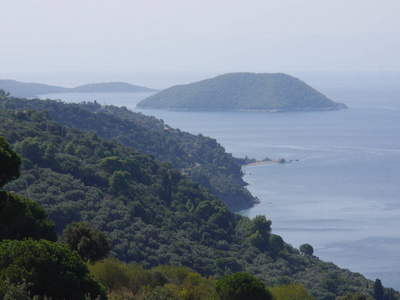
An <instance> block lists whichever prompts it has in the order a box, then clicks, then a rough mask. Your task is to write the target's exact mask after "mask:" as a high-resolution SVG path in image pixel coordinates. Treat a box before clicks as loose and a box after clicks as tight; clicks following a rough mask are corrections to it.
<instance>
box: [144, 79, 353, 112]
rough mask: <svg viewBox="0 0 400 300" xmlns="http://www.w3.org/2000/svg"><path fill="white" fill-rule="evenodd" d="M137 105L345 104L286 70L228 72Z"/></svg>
mask: <svg viewBox="0 0 400 300" xmlns="http://www.w3.org/2000/svg"><path fill="white" fill-rule="evenodd" d="M137 107H138V108H155V109H168V110H188V111H271V112H281V111H327V110H338V109H342V108H346V107H347V106H346V105H345V104H342V103H336V102H333V101H332V100H330V99H329V98H327V97H326V96H324V95H323V94H321V93H320V92H318V91H317V90H315V89H314V88H312V87H311V86H309V85H307V84H306V83H305V82H303V81H301V80H299V79H297V78H295V77H293V76H290V75H287V74H283V73H258V74H256V73H229V74H224V75H220V76H217V77H214V78H211V79H206V80H202V81H198V82H194V83H190V84H185V85H176V86H173V87H171V88H168V89H165V90H162V91H161V92H158V93H156V94H154V95H152V96H150V97H148V98H146V99H144V100H143V101H141V102H139V103H138V104H137Z"/></svg>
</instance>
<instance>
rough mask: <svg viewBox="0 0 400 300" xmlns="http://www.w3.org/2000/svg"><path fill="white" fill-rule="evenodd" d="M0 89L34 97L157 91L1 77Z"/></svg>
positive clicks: (115, 84)
mask: <svg viewBox="0 0 400 300" xmlns="http://www.w3.org/2000/svg"><path fill="white" fill-rule="evenodd" d="M0 89H3V90H5V91H7V92H9V93H10V94H11V95H12V96H15V97H25V98H34V97H37V96H39V95H45V94H55V93H146V92H156V91H157V90H154V89H149V88H146V87H141V86H137V85H132V84H129V83H125V82H104V83H91V84H85V85H81V86H77V87H74V88H65V87H60V86H52V85H47V84H42V83H25V82H19V81H15V80H9V79H7V80H3V79H0Z"/></svg>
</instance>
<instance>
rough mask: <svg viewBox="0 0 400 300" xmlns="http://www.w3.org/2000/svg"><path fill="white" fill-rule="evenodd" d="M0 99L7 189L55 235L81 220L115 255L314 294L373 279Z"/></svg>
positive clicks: (173, 175) (110, 143)
mask: <svg viewBox="0 0 400 300" xmlns="http://www.w3.org/2000/svg"><path fill="white" fill-rule="evenodd" d="M0 98H3V100H2V101H1V105H2V107H3V109H1V110H0V135H2V136H5V137H6V139H7V140H8V141H9V142H10V144H11V145H12V147H13V149H14V150H15V151H17V152H18V153H19V154H20V155H21V156H22V162H23V163H22V168H21V176H20V178H19V179H17V180H15V181H13V182H10V183H9V184H8V185H6V186H5V188H6V189H7V190H8V191H10V192H12V193H17V194H19V195H22V196H26V197H29V198H30V199H32V200H34V201H37V202H38V203H39V204H40V205H41V206H43V207H44V208H45V210H46V211H47V212H48V213H49V216H50V218H51V219H52V220H53V221H54V222H55V225H56V229H57V232H58V233H61V232H62V230H63V229H64V228H66V226H67V225H68V224H71V223H72V222H73V221H87V222H88V223H90V224H91V225H92V226H94V227H95V228H97V229H99V230H101V231H103V232H104V233H105V235H106V236H107V237H108V238H109V239H110V241H111V245H112V248H111V253H112V255H113V256H115V257H117V258H119V259H121V260H123V261H126V262H138V263H140V264H142V265H143V266H144V267H145V268H149V267H152V266H158V265H159V264H169V265H178V266H186V267H190V268H192V269H194V270H195V271H197V272H200V273H201V274H202V275H217V276H220V275H224V274H229V273H232V272H238V271H247V272H250V273H252V274H254V275H256V276H257V277H258V278H260V279H262V280H263V281H264V282H265V283H266V284H267V285H269V286H274V285H279V284H282V283H289V282H297V283H302V284H304V285H305V286H307V287H308V288H309V289H310V290H311V293H312V294H313V295H314V296H315V297H318V298H319V299H334V298H335V297H337V296H339V295H344V294H345V293H346V292H361V293H364V294H369V295H372V294H373V282H372V281H370V280H367V279H365V278H364V277H363V276H362V275H360V274H357V273H351V272H349V271H348V270H343V269H339V268H338V267H336V266H335V265H334V264H332V263H325V262H322V261H320V260H319V259H318V258H317V257H315V256H313V255H312V247H311V246H310V247H311V248H310V247H308V245H305V247H303V248H302V249H300V250H301V251H302V252H301V251H299V250H297V249H294V248H293V247H291V246H290V245H288V244H286V243H284V241H283V240H282V238H281V237H280V236H278V235H274V234H273V233H272V229H271V222H270V221H269V220H267V219H266V218H265V217H264V216H258V217H256V218H255V219H253V220H250V219H248V218H245V217H241V216H239V215H235V214H234V213H232V212H231V211H230V210H229V209H228V207H227V206H226V205H225V204H224V202H223V201H221V200H219V199H218V198H217V197H216V196H215V195H213V194H212V193H211V192H210V191H209V190H207V189H205V188H204V187H202V186H201V185H200V184H198V183H195V182H193V181H190V180H188V179H187V178H186V177H185V175H184V174H182V173H181V172H180V171H179V170H178V169H175V168H173V167H172V166H171V165H170V164H169V163H166V162H159V161H156V160H155V159H154V158H153V157H152V156H150V155H146V154H142V153H141V152H139V151H138V150H136V149H134V148H132V147H127V146H125V145H123V144H122V143H120V142H118V141H117V140H109V139H102V138H100V137H99V136H98V135H97V134H95V133H91V134H89V133H86V132H83V131H80V130H77V129H71V128H69V127H67V126H65V125H62V124H60V123H57V122H55V121H54V120H52V119H51V117H50V116H49V113H48V112H46V111H41V112H38V111H35V110H33V109H27V110H16V109H14V108H8V109H7V108H5V107H10V105H12V104H13V102H15V103H17V102H18V101H22V100H18V99H10V98H7V97H5V95H4V93H3V95H2V96H1V95H0ZM15 105H16V104H15ZM78 109H79V107H78ZM87 116H91V114H89V113H88V115H87ZM80 117H81V118H82V116H80ZM80 117H79V115H78V116H76V119H75V121H76V122H78V120H79V118H80ZM80 122H82V123H84V122H90V119H82V120H80ZM103 125H104V126H106V125H107V123H104V124H103ZM115 127H117V126H115ZM306 246H307V247H306Z"/></svg>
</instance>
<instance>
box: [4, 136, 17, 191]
mask: <svg viewBox="0 0 400 300" xmlns="http://www.w3.org/2000/svg"><path fill="white" fill-rule="evenodd" d="M20 165H21V157H20V156H19V155H18V154H17V153H15V152H14V151H13V150H11V149H10V145H9V144H8V142H7V141H6V139H5V138H4V136H0V166H1V167H0V187H2V186H3V185H5V184H6V183H7V182H8V181H10V180H13V179H16V178H18V177H19V174H20V173H19V167H20Z"/></svg>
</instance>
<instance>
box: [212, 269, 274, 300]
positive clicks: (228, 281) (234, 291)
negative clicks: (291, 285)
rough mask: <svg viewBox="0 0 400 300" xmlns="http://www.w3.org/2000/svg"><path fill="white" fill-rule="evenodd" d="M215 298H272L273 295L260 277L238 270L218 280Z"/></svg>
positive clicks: (220, 299) (260, 299) (226, 299)
mask: <svg viewBox="0 0 400 300" xmlns="http://www.w3.org/2000/svg"><path fill="white" fill-rule="evenodd" d="M213 299H216V300H243V299H248V300H272V295H271V293H270V292H269V291H268V290H267V289H266V287H265V284H264V283H263V282H262V281H261V280H260V279H258V278H257V277H255V276H253V275H251V274H249V273H246V272H238V273H233V274H231V275H227V276H225V277H222V278H221V279H219V280H217V282H216V283H215V285H214V293H213Z"/></svg>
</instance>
